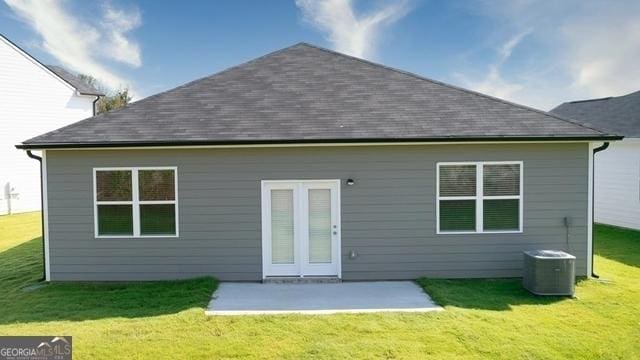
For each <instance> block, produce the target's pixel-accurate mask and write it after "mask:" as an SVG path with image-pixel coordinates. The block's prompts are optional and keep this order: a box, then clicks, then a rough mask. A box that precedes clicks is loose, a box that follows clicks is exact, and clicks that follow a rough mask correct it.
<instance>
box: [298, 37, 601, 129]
mask: <svg viewBox="0 0 640 360" xmlns="http://www.w3.org/2000/svg"><path fill="white" fill-rule="evenodd" d="M299 45H306V46H309V47H311V48H314V49H317V50H320V51H324V52H327V53H330V54H334V55H339V56H342V57H345V58H349V59H352V60H356V61H360V62H362V63H364V64H368V65H371V66H376V67H380V68H383V69H387V70H391V71H394V72H397V73H400V74H403V75H406V76H411V77H414V78H416V79H418V80H424V81H428V82H431V83H434V84H437V85H441V86H446V87H449V88H451V89H455V90H458V91H463V92H466V93H469V94H472V95H475V96H480V97H484V98H487V99H490V100H493V101H498V102H501V103H503V104H507V105H511V106H516V107H519V108H522V109H526V110H529V111H534V112H537V113H539V114H542V115H545V116H548V117H551V118H556V119H558V120H562V121H564V122H568V123H570V124H572V125H576V126H579V127H583V128H586V129H589V130H593V131H596V132H598V133H600V134H605V135H607V133H605V132H602V131H600V130H598V129H595V128H592V127H589V126H586V125H583V124H580V123H579V122H576V121H575V120H572V119H569V118H565V117H562V116H559V115H556V114H552V113H550V112H548V111H543V110H539V109H536V108H532V107H530V106H526V105H522V104H517V103H514V102H511V101H508V100H504V99H500V98H497V97H494V96H491V95H487V94H483V93H481V92H477V91H474V90H470V89H465V88H463V87H460V86H456V85H452V84H448V83H445V82H442V81H439V80H434V79H431V78H428V77H425V76H422V75H418V74H416V73H412V72H410V71H406V70H401V69H398V68H394V67H391V66H387V65H383V64H380V63H376V62H373V61H370V60H366V59H362V58H359V57H356V56H352V55H347V54H344V53H341V52H337V51H334V50H331V49H327V48H324V47H321V46H317V45H313V44H309V43H306V42H300V43H299Z"/></svg>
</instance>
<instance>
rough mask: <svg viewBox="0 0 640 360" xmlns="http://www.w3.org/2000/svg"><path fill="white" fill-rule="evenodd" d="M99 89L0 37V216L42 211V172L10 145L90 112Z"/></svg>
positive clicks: (84, 116) (35, 164) (36, 164)
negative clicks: (0, 126) (37, 58)
mask: <svg viewBox="0 0 640 360" xmlns="http://www.w3.org/2000/svg"><path fill="white" fill-rule="evenodd" d="M99 95H101V94H100V92H99V91H97V90H96V89H94V88H93V87H91V86H88V85H86V84H84V83H82V81H80V80H79V79H78V78H77V77H76V76H74V75H72V74H70V73H69V72H67V71H65V70H64V69H62V68H60V67H54V66H50V67H47V66H45V65H43V64H41V63H40V62H38V60H36V59H34V58H33V57H31V56H30V55H29V54H27V53H26V52H25V51H23V50H22V49H20V48H19V47H18V46H17V45H15V44H13V43H12V42H11V41H9V40H8V39H7V38H5V37H4V36H2V35H0V124H1V125H2V130H0V215H4V214H8V213H18V212H25V211H34V210H39V209H40V170H39V166H38V163H37V162H36V161H34V160H33V159H29V158H28V157H27V156H26V155H25V153H24V152H23V151H19V150H16V149H15V148H14V146H13V145H14V144H15V143H16V142H19V141H21V140H23V139H25V138H27V137H32V136H35V135H37V134H40V133H43V132H46V131H51V130H53V129H57V128H59V127H61V126H64V125H68V124H71V123H73V122H75V121H78V120H81V119H84V118H87V117H91V116H92V115H93V105H94V101H95V100H96V99H97V98H98V96H99Z"/></svg>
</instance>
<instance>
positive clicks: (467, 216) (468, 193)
mask: <svg viewBox="0 0 640 360" xmlns="http://www.w3.org/2000/svg"><path fill="white" fill-rule="evenodd" d="M521 173H522V162H468V163H439V164H438V179H437V181H438V195H437V196H438V199H437V213H438V220H437V222H438V232H439V233H482V232H485V233H486V232H520V231H522V174H521Z"/></svg>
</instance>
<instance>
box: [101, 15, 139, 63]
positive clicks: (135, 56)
mask: <svg viewBox="0 0 640 360" xmlns="http://www.w3.org/2000/svg"><path fill="white" fill-rule="evenodd" d="M141 24H142V18H141V16H140V11H138V9H134V10H131V11H128V12H127V11H125V10H123V9H117V8H114V7H113V6H111V5H107V6H105V7H104V19H103V21H102V27H103V29H104V32H105V37H106V38H107V42H106V44H105V45H104V46H103V50H104V51H103V54H104V55H105V56H107V57H109V58H111V59H113V60H116V61H120V62H123V63H125V64H129V65H131V66H135V67H139V66H140V65H142V58H141V56H140V46H139V45H138V44H137V43H136V42H134V41H131V40H130V39H129V38H127V36H126V35H127V33H128V32H129V31H131V30H134V29H135V28H137V27H138V26H140V25H141Z"/></svg>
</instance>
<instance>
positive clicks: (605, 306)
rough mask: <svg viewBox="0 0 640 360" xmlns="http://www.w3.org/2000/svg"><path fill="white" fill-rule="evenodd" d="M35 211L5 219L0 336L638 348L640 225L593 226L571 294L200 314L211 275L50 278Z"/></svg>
mask: <svg viewBox="0 0 640 360" xmlns="http://www.w3.org/2000/svg"><path fill="white" fill-rule="evenodd" d="M38 234H39V215H38V214H26V215H14V216H10V217H6V216H5V217H0V334H2V335H60V334H61V335H73V337H74V353H75V358H76V359H86V358H92V359H93V358H126V359H136V358H154V359H161V358H202V359H211V358H245V357H249V358H290V359H300V358H308V357H314V358H351V357H357V358H424V357H428V356H430V357H434V358H447V359H448V358H452V357H456V358H503V359H557V358H575V359H586V358H592V359H601V358H611V359H633V358H636V359H637V358H640V233H639V232H633V231H629V230H622V229H616V228H611V227H605V226H600V227H599V228H598V238H599V245H598V249H597V250H598V254H599V256H598V257H597V258H596V268H597V271H598V273H599V274H600V276H601V277H602V279H606V281H594V280H585V281H581V282H580V283H579V284H578V286H577V296H578V299H577V300H575V299H565V298H542V297H535V296H532V295H529V294H528V293H527V292H526V291H524V290H522V288H521V287H520V282H519V281H518V280H517V279H499V280H426V279H424V280H420V284H422V285H423V286H424V287H425V288H426V289H427V290H428V292H429V293H430V294H431V295H432V296H433V297H434V299H435V300H436V301H438V302H439V303H440V304H442V305H444V306H445V307H446V311H444V312H440V313H427V314H415V313H408V314H398V313H396V314H362V315H353V314H351V315H349V314H344V315H331V316H322V315H319V316H302V315H288V316H285V315H280V316H252V317H205V316H204V313H203V309H204V307H205V305H206V303H207V302H208V300H209V296H210V294H211V292H212V291H213V290H214V289H215V287H216V282H215V281H214V280H213V279H207V278H205V279H196V280H191V281H179V282H155V283H134V284H52V285H46V286H44V287H41V288H38V289H33V288H27V289H25V287H28V286H30V285H33V284H34V283H35V282H36V281H37V280H38V278H39V277H40V271H41V245H40V240H39V239H38V238H37V236H38Z"/></svg>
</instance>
